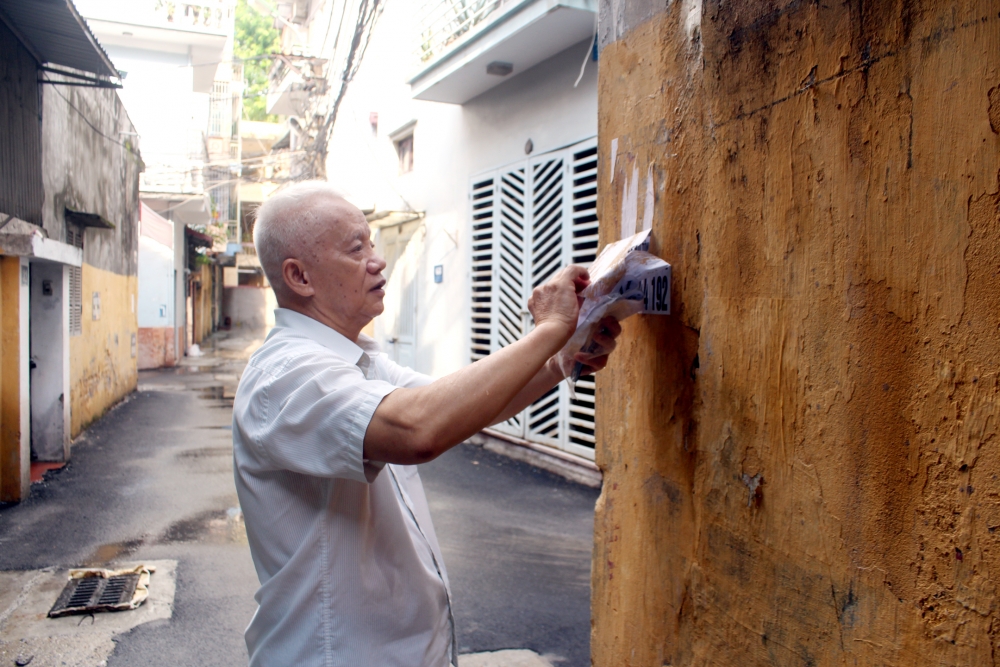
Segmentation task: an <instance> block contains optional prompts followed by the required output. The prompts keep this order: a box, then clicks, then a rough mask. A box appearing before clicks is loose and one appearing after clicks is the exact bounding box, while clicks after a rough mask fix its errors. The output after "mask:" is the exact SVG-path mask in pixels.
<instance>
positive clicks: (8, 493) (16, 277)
mask: <svg viewBox="0 0 1000 667" xmlns="http://www.w3.org/2000/svg"><path fill="white" fill-rule="evenodd" d="M29 275H30V273H29V268H28V260H27V259H24V258H21V257H11V256H0V502H18V501H20V500H23V499H24V498H26V497H27V495H28V491H29V488H30V485H31V432H30V424H29V418H30V408H29V405H30V404H29V393H28V289H29V282H30V280H29Z"/></svg>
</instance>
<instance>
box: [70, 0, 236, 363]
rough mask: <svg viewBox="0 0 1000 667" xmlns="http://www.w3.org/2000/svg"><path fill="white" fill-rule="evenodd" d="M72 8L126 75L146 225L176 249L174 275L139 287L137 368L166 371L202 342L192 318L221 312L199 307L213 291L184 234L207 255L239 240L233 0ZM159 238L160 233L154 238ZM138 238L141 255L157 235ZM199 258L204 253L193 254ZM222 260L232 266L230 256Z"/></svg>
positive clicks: (142, 0)
mask: <svg viewBox="0 0 1000 667" xmlns="http://www.w3.org/2000/svg"><path fill="white" fill-rule="evenodd" d="M78 4H79V5H80V9H81V13H82V14H83V15H84V16H85V17H86V18H87V22H88V24H89V25H90V27H91V28H92V29H93V31H94V33H95V35H96V36H97V37H98V39H99V40H100V42H101V44H102V45H103V46H104V47H105V48H106V49H107V51H108V54H109V56H110V57H111V59H112V60H113V61H114V63H115V66H116V67H117V68H118V69H120V70H122V71H123V85H124V88H123V89H122V91H121V97H122V100H123V102H124V103H125V106H126V108H127V109H128V110H129V115H130V116H131V118H132V119H133V121H134V122H135V125H136V128H137V131H138V133H139V135H140V136H141V141H142V146H143V158H144V160H145V163H146V170H145V171H144V172H143V175H142V179H141V181H140V190H141V198H142V202H143V204H144V205H145V207H146V209H145V211H148V213H147V215H146V216H144V220H145V218H146V217H149V219H150V220H154V222H151V223H150V225H152V226H156V227H158V228H159V227H162V225H160V224H159V223H158V222H156V218H154V217H153V216H152V215H151V214H154V213H155V214H156V215H158V216H160V217H161V218H162V219H163V220H165V221H167V222H169V223H170V225H171V226H172V228H173V234H174V236H173V240H172V242H171V243H170V244H169V246H168V247H170V248H172V249H173V252H174V256H173V267H172V270H171V271H172V272H171V271H167V270H166V269H165V268H164V269H163V270H162V271H156V272H153V271H152V270H148V271H147V270H143V272H142V279H141V280H140V285H139V291H140V301H142V302H143V306H142V308H141V309H140V341H141V344H140V357H139V367H140V368H156V367H158V366H161V365H171V364H173V363H176V361H177V360H178V359H179V358H180V357H182V356H183V355H184V354H185V353H186V350H187V349H188V347H190V346H191V345H192V344H195V343H198V342H200V340H201V335H199V332H200V331H202V330H203V329H204V327H203V326H201V325H198V326H195V324H196V323H195V322H194V321H193V320H194V319H198V320H199V322H201V324H204V323H205V322H206V321H208V322H210V326H209V327H208V331H211V330H212V329H214V328H215V327H216V326H217V325H218V324H219V319H220V316H221V313H220V303H219V300H218V299H215V301H212V300H211V299H209V301H208V302H207V305H205V306H199V305H198V304H199V303H202V302H205V296H206V295H210V294H214V289H209V290H208V291H206V286H205V281H204V280H203V279H202V278H201V276H200V274H201V273H202V270H201V268H200V266H203V265H198V268H197V269H196V270H195V272H194V273H192V268H191V266H192V261H194V258H192V257H189V256H188V249H189V243H188V241H189V240H190V239H191V238H194V237H192V234H191V233H190V232H186V231H185V229H186V228H189V229H191V230H193V231H195V232H197V233H201V234H208V235H209V236H211V237H212V239H213V242H212V243H210V244H208V248H207V250H209V251H212V250H214V251H215V252H214V253H213V254H218V255H220V256H223V257H225V255H226V252H227V251H231V252H230V255H231V254H232V253H233V252H236V251H237V250H238V245H230V244H238V243H239V238H238V236H239V229H238V223H237V219H238V218H237V212H238V210H239V199H238V197H239V188H238V181H239V174H240V144H239V119H240V110H241V108H242V80H243V77H242V71H241V69H240V67H239V66H238V65H234V64H233V63H232V50H233V29H234V8H235V2H234V0H204V1H199V2H197V3H193V2H156V1H155V0H138V1H137V0H79V2H78ZM162 232H163V230H162V229H158V231H157V232H156V233H155V235H156V236H160V235H161V234H162ZM143 239H144V240H143V241H142V248H143V250H142V252H143V253H144V258H145V253H146V252H147V250H148V248H152V247H153V246H149V245H148V244H147V242H146V240H145V239H153V237H150V236H147V235H146V234H145V231H144V233H143ZM160 240H161V241H162V240H165V239H160ZM151 242H159V241H155V239H153V240H152V241H151ZM147 246H148V248H147ZM161 251H162V248H159V249H157V250H156V251H155V252H154V251H153V250H148V252H150V253H152V254H150V255H149V261H151V262H153V263H155V264H156V265H157V266H160V264H161V262H162V260H161V259H155V258H156V257H159V256H160V255H159V254H158V253H161ZM204 252H205V249H204V248H203V249H202V250H201V251H196V254H203V253H204ZM212 261H213V264H217V263H218V262H219V261H220V260H218V259H213V260H212ZM221 261H223V262H224V263H230V264H235V259H234V258H233V257H232V256H228V257H226V258H224V259H222V260H221ZM143 263H145V262H143ZM206 270H207V271H208V272H209V273H210V274H211V273H218V271H216V270H215V269H211V270H208V269H206ZM195 274H198V275H195ZM220 275H221V274H220ZM165 281H166V282H165ZM167 283H169V284H167ZM164 300H167V301H169V304H166V303H164ZM203 310H204V311H206V312H202V311H203ZM161 313H162V315H161ZM168 329H169V330H170V331H169V332H168V331H167V330H168ZM171 337H172V340H168V339H169V338H171Z"/></svg>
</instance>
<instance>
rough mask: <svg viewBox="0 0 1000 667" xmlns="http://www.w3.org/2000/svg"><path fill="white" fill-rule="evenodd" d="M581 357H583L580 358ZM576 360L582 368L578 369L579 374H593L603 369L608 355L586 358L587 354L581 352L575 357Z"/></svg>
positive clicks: (606, 363)
mask: <svg viewBox="0 0 1000 667" xmlns="http://www.w3.org/2000/svg"><path fill="white" fill-rule="evenodd" d="M580 357H583V358H580ZM576 360H577V361H579V362H580V363H581V364H583V370H581V371H580V375H581V376H583V375H593V374H594V373H596V372H597V371H599V370H603V368H604V367H605V366H607V365H608V355H606V354H604V355H601V356H600V357H592V358H588V355H585V354H581V355H578V356H577V357H576Z"/></svg>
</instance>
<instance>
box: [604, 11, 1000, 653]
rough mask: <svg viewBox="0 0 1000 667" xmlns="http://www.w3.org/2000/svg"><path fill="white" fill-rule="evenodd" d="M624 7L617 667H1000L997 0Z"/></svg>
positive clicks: (611, 437)
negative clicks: (635, 289)
mask: <svg viewBox="0 0 1000 667" xmlns="http://www.w3.org/2000/svg"><path fill="white" fill-rule="evenodd" d="M601 5H602V11H601V22H600V37H601V41H602V45H603V49H602V51H601V54H600V75H599V76H600V82H599V115H600V118H599V128H600V129H599V141H600V143H599V150H600V174H599V176H600V186H599V187H600V191H599V195H600V196H599V206H600V217H601V225H602V227H601V229H602V231H601V234H602V241H603V242H608V241H613V240H616V239H618V238H619V236H620V234H621V231H620V227H619V222H620V221H621V220H622V218H623V216H627V215H629V214H631V215H634V216H636V217H637V219H638V220H639V221H640V223H641V221H642V220H643V219H644V218H645V217H646V216H647V215H648V209H649V207H650V206H652V207H653V210H652V212H651V214H649V217H650V218H651V219H652V230H653V239H654V240H653V250H654V251H655V252H656V253H657V254H659V255H660V256H662V257H663V258H664V259H666V260H668V261H670V262H671V263H672V264H673V265H674V281H675V282H674V285H675V288H674V290H675V291H674V294H673V299H674V312H675V315H673V316H671V317H669V318H662V317H651V316H650V317H643V316H640V317H636V318H633V319H632V320H629V321H627V322H626V323H625V327H624V329H625V330H624V333H623V335H622V339H621V343H620V345H619V351H618V352H617V353H616V355H615V356H614V357H613V358H612V361H611V364H610V366H609V368H608V369H607V370H606V371H605V372H604V373H602V374H601V375H599V376H598V384H597V411H598V415H597V424H598V425H599V427H598V434H597V437H598V446H597V463H598V465H599V466H600V467H601V468H602V469H603V471H604V486H603V492H602V496H601V498H600V501H599V504H598V510H597V516H596V524H595V546H594V567H593V606H592V614H593V636H592V651H593V661H594V665H596V666H597V667H626V666H642V667H648V666H650V665H655V666H657V667H659V666H661V665H663V666H666V665H671V666H672V667H679V666H681V665H709V664H711V665H816V666H823V665H847V664H850V665H928V666H929V665H944V664H947V665H996V664H998V663H997V660H998V658H997V656H1000V606H998V604H997V599H998V593H1000V591H998V586H1000V542H998V540H1000V502H998V498H1000V437H998V432H997V431H998V428H1000V375H998V365H997V364H998V361H997V360H998V359H1000V187H998V179H1000V15H998V11H997V9H998V8H997V3H996V2H995V1H992V0H963V1H958V0H946V1H937V0H910V1H904V0H895V1H893V0H888V1H886V2H874V3H873V2H861V1H860V0H849V1H847V2H837V3H813V2H795V1H792V0H779V1H777V2H771V3H762V2H756V1H751V0H736V1H735V2H724V3H723V2H720V1H718V0H714V1H707V0H706V1H705V2H704V3H703V4H702V3H700V2H694V1H681V2H673V3H662V2H652V1H651V0H650V1H645V0H634V1H633V0H604V1H603V2H602V3H601ZM636 183H638V187H635V184H636ZM647 192H649V193H650V196H648V197H647V196H646V193H647ZM640 227H641V224H640Z"/></svg>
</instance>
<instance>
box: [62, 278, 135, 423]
mask: <svg viewBox="0 0 1000 667" xmlns="http://www.w3.org/2000/svg"><path fill="white" fill-rule="evenodd" d="M138 285H139V281H138V278H137V277H136V276H123V275H119V274H116V273H112V272H110V271H103V270H101V269H98V268H96V267H94V266H91V265H89V264H84V265H83V315H82V317H81V323H82V327H81V328H82V330H83V333H82V334H81V335H79V336H73V337H71V338H70V386H71V391H70V401H71V414H72V435H73V437H76V436H77V435H78V434H79V433H80V431H82V430H83V429H84V428H86V427H87V425H88V424H90V423H91V422H92V421H94V420H95V419H97V418H98V417H100V416H101V415H103V414H104V413H105V411H107V409H108V408H110V407H111V406H112V405H114V404H115V403H117V402H118V401H120V400H121V399H122V398H124V397H125V396H126V395H127V394H128V393H130V392H132V391H133V390H135V388H136V384H137V383H138V377H139V375H138V366H137V360H136V353H137V347H136V345H137V340H136V339H137V336H138V332H139V322H138V318H137V316H136V302H135V300H136V295H137V294H138ZM95 293H96V294H97V295H98V297H97V298H96V299H95V297H94V295H95Z"/></svg>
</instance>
